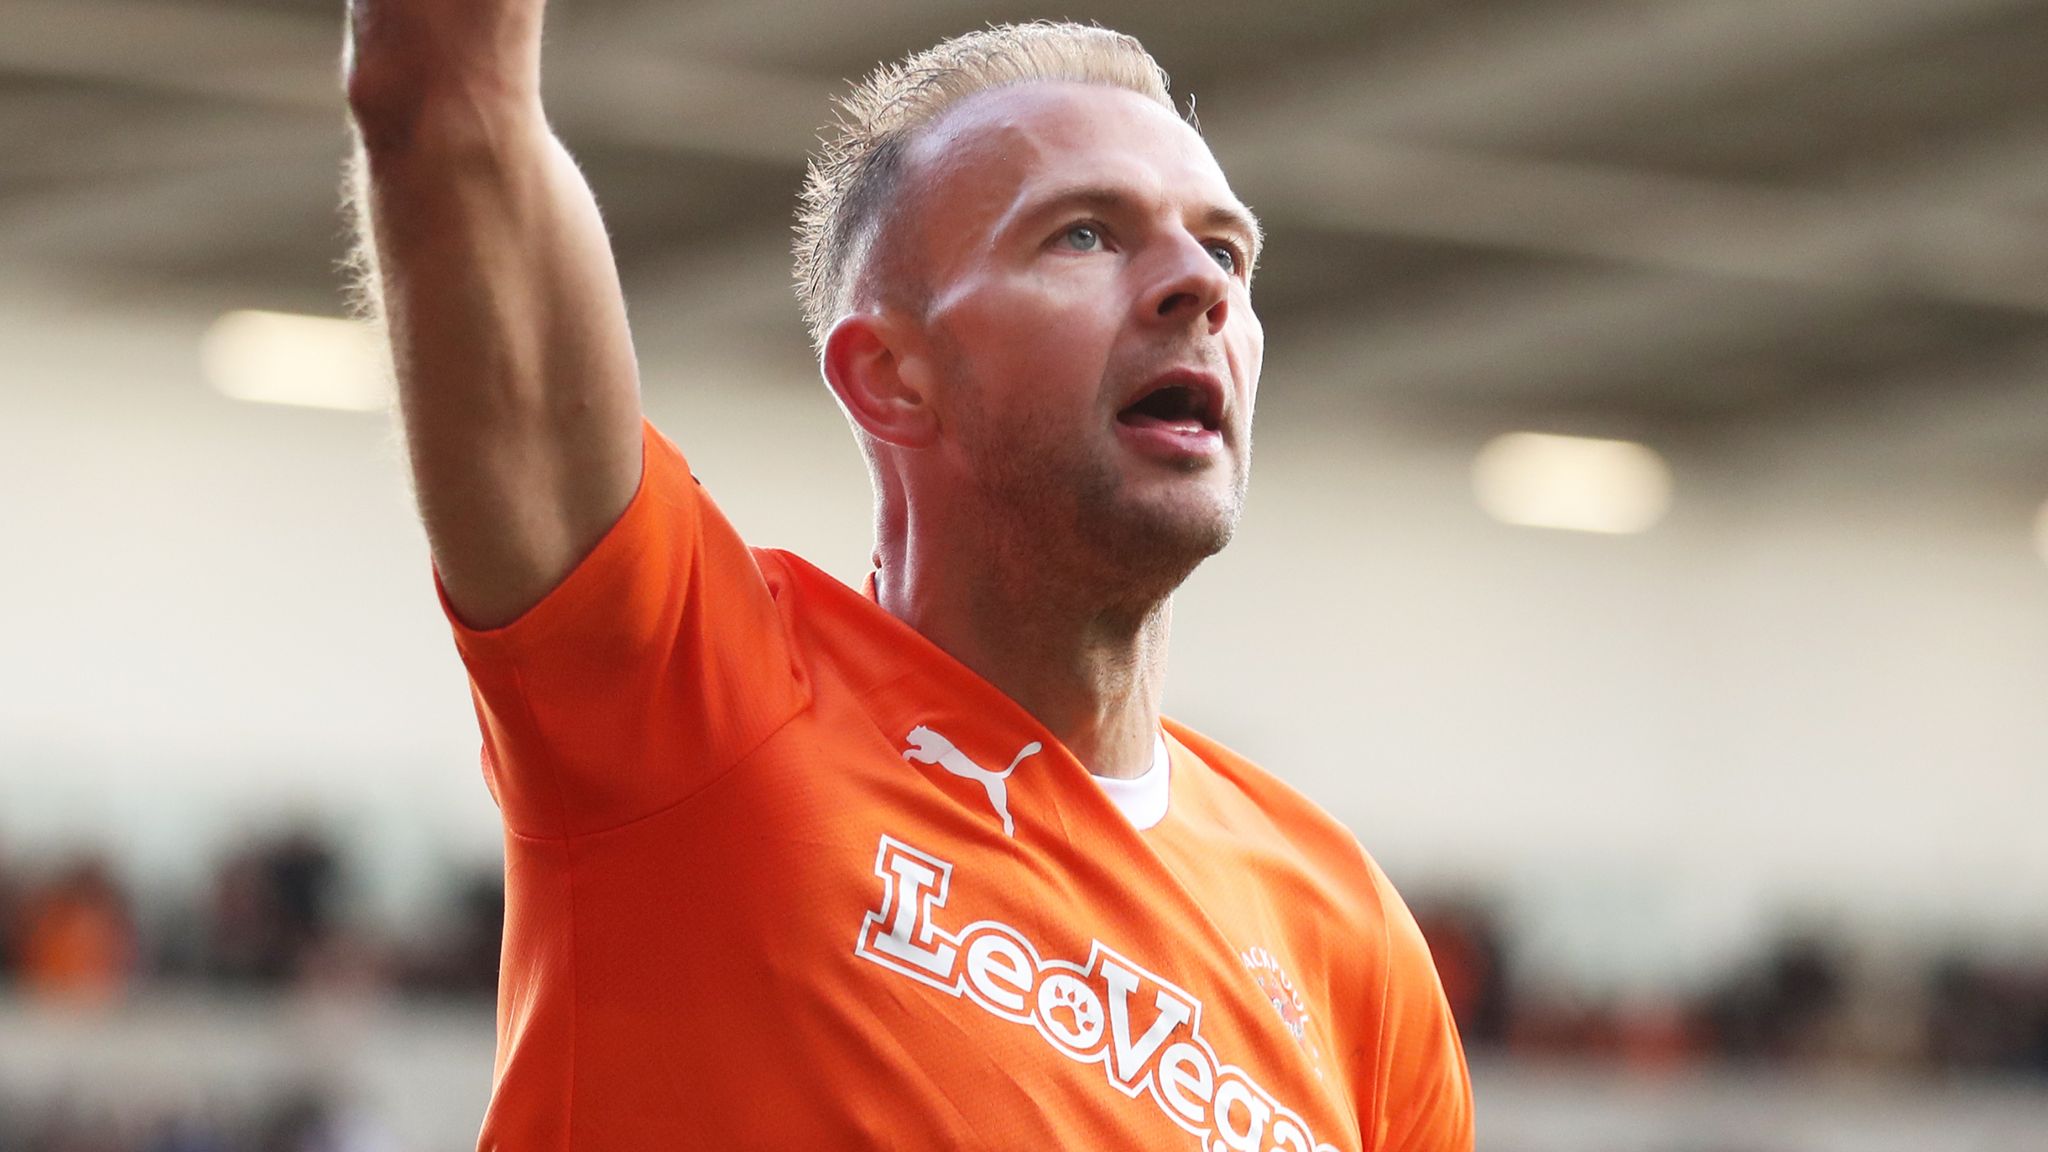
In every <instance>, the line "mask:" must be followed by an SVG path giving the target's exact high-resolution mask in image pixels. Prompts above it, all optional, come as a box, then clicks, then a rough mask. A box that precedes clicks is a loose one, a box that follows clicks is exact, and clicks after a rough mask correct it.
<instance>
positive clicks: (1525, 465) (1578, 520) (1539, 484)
mask: <svg viewBox="0 0 2048 1152" xmlns="http://www.w3.org/2000/svg"><path fill="white" fill-rule="evenodd" d="M1472 486H1473V490H1474V491H1475V492H1476V493H1477V494H1478V496H1479V506H1480V507H1482V508H1484V509H1486V512H1487V514H1488V515H1490V516H1492V517H1493V518H1494V519H1496V520H1499V521H1502V522H1503V523H1507V524H1520V525H1524V526H1526V527H1530V528H1562V529H1566V530H1568V531H1573V532H1608V533H1629V532H1642V531H1644V530H1646V529H1648V528H1649V527H1651V526H1652V525H1654V524H1656V523H1657V521H1659V520H1661V519H1663V518H1664V513H1665V512H1666V511H1667V510H1668V509H1669V508H1670V507H1671V469H1670V467H1669V466H1667V465H1666V464H1665V463H1664V458H1663V457H1661V456H1659V455H1657V453H1656V452H1654V451H1652V450H1651V449H1649V448H1647V447H1644V446H1643V445H1641V444H1636V443H1633V442H1631V441H1627V440H1591V439H1586V438H1583V437H1578V436H1550V435H1546V434H1544V433H1541V432H1510V433H1508V434H1507V435H1505V436H1501V437H1497V438H1496V439H1494V440H1493V441H1492V442H1491V443H1489V444H1487V446H1486V447H1484V448H1482V449H1480V450H1479V458H1478V459H1477V460H1476V461H1474V462H1473V465H1472Z"/></svg>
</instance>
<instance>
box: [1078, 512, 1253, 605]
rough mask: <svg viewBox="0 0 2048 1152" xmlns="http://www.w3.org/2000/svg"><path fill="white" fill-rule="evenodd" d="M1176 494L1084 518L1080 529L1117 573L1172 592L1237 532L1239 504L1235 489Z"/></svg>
mask: <svg viewBox="0 0 2048 1152" xmlns="http://www.w3.org/2000/svg"><path fill="white" fill-rule="evenodd" d="M1175 495H1176V496H1178V497H1179V498H1178V499H1173V500H1168V501H1147V502H1144V503H1133V504H1127V505H1125V506H1123V507H1120V508H1116V509H1103V510H1101V511H1102V512H1103V513H1104V514H1103V515H1099V516H1093V517H1085V518H1084V523H1083V531H1084V533H1085V534H1086V535H1088V536H1090V537H1092V540H1091V543H1093V544H1094V546H1095V551H1096V552H1097V553H1098V555H1100V556H1101V557H1102V558H1103V559H1104V560H1105V561H1106V562H1107V566H1108V567H1109V568H1110V569H1111V570H1112V571H1115V572H1118V573H1121V574H1123V575H1124V576H1125V577H1126V578H1128V579H1130V580H1131V581H1132V582H1133V583H1137V584H1144V585H1148V586H1149V585H1154V584H1159V585H1163V587H1162V588H1161V589H1160V591H1161V593H1162V594H1163V593H1164V592H1169V591H1172V590H1173V588H1175V587H1178V586H1179V584H1180V582H1181V581H1183V580H1185V579H1187V577H1188V574H1189V573H1191V572H1193V571H1194V570H1195V567H1196V565H1198V564H1200V563H1201V562H1202V561H1204V560H1207V559H1208V558H1209V557H1211V556H1214V555H1215V554H1216V553H1218V552H1221V551H1223V548H1224V546H1225V545H1227V544H1229V543H1230V538H1231V536H1232V535H1234V534H1235V533H1236V531H1237V519H1238V511H1239V508H1240V506H1241V504H1242V501H1241V499H1240V498H1239V497H1238V496H1237V495H1236V494H1235V493H1221V492H1216V493H1208V492H1205V493H1202V494H1201V496H1200V497H1194V498H1191V497H1192V494H1188V493H1177V494H1175Z"/></svg>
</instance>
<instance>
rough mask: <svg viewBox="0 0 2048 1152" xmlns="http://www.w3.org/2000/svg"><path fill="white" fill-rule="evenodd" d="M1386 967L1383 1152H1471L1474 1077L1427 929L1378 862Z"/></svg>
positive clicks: (1380, 1096)
mask: <svg viewBox="0 0 2048 1152" xmlns="http://www.w3.org/2000/svg"><path fill="white" fill-rule="evenodd" d="M1372 874H1373V883H1374V885H1375V886H1376V887H1377V888H1378V889H1379V895H1380V903H1381V907H1382V909H1383V910H1384V915H1385V918H1386V931H1387V971H1386V981H1387V983H1386V990H1385V999H1384V1009H1383V1011H1382V1014H1381V1018H1380V1019H1381V1023H1380V1028H1381V1032H1380V1048H1379V1059H1378V1061H1377V1065H1378V1067H1377V1069H1376V1070H1375V1075H1376V1078H1377V1080H1378V1083H1377V1084H1376V1085H1375V1088H1376V1091H1375V1096H1376V1098H1377V1100H1378V1101H1379V1103H1378V1107H1377V1109H1376V1111H1377V1113H1378V1116H1379V1125H1378V1129H1379V1130H1378V1132H1377V1134H1376V1139H1375V1141H1374V1143H1373V1144H1372V1147H1373V1148H1374V1149H1376V1150H1377V1152H1472V1145H1473V1139H1474V1134H1473V1117H1472V1078H1471V1074H1470V1072H1469V1071H1468V1070H1467V1068H1466V1065H1465V1049H1464V1046H1463V1045H1462V1044H1461V1043H1460V1042H1459V1040H1458V1025H1457V1022H1456V1021H1455V1020H1453V1019H1452V1018H1451V1005H1450V1001H1449V1000H1448V999H1447V998H1446V997H1445V996H1444V990H1443V984H1442V982H1441V981H1440V980H1439V979H1438V978H1437V972H1436V963H1435V961H1434V960H1432V959H1431V958H1430V954H1429V944H1428V942H1427V941H1425V940H1424V939H1423V937H1422V929H1421V928H1420V927H1418V926H1417V925H1416V923H1415V917H1414V915H1413V914H1412V913H1410V912H1409V911H1408V906H1407V904H1405V903H1403V902H1402V900H1401V897H1400V895H1399V894H1398V893H1396V892H1395V891H1394V886H1393V884H1392V883H1390V882H1389V881H1388V880H1387V878H1386V875H1385V874H1384V873H1382V872H1381V871H1380V870H1379V867H1378V866H1377V865H1373V866H1372Z"/></svg>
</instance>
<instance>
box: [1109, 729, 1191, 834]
mask: <svg viewBox="0 0 2048 1152" xmlns="http://www.w3.org/2000/svg"><path fill="white" fill-rule="evenodd" d="M1172 777H1173V761H1172V760H1171V758H1169V757H1168V756H1167V754H1166V737H1164V736H1159V735H1155V736H1153V737H1152V767H1150V768H1147V769H1146V770H1145V773H1144V775H1142V776H1138V777H1136V778H1134V779H1130V780H1112V779H1110V778H1109V777H1107V776H1095V777H1093V779H1094V780H1095V783H1096V784H1098V785H1100V786H1101V788H1102V790H1103V792H1104V793H1106V794H1107V795H1108V796H1109V801H1110V803H1112V804H1115V805H1116V807H1117V811H1119V812H1122V813H1123V814H1124V819H1126V820H1129V821H1130V822H1131V827H1133V828H1136V829H1137V830H1138V831H1140V832H1143V831H1145V830H1146V829H1147V828H1150V827H1152V826H1153V825H1155V824H1157V823H1159V822H1160V821H1161V820H1164V819H1166V806H1167V801H1168V800H1169V799H1170V798H1171V796H1172V789H1171V788H1170V787H1169V784H1171V782H1172Z"/></svg>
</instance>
